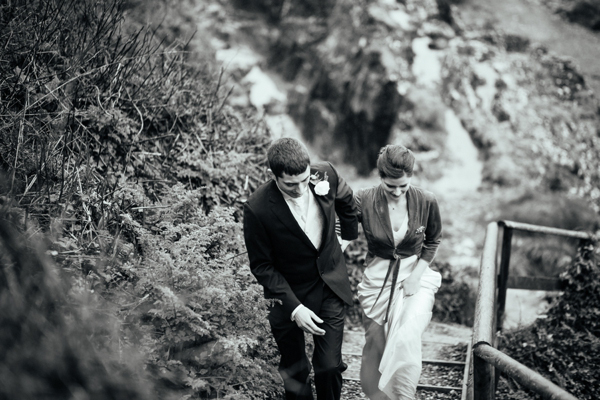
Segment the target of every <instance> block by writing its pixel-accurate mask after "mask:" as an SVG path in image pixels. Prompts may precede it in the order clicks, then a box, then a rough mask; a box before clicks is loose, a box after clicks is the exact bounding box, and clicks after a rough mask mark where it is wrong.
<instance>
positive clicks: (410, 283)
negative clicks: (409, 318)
mask: <svg viewBox="0 0 600 400" xmlns="http://www.w3.org/2000/svg"><path fill="white" fill-rule="evenodd" d="M402 288H403V289H404V297H409V296H412V295H414V294H415V293H417V292H418V291H419V289H421V280H420V279H414V278H413V277H412V276H409V277H408V278H406V279H405V280H404V282H402Z"/></svg>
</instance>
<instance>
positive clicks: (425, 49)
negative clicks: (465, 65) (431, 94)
mask: <svg viewBox="0 0 600 400" xmlns="http://www.w3.org/2000/svg"><path fill="white" fill-rule="evenodd" d="M430 43H431V38H429V37H427V36H425V37H418V38H416V39H414V40H413V41H412V50H413V52H414V54H415V57H414V59H413V63H412V73H413V75H414V77H415V79H416V81H417V84H419V85H422V86H425V87H431V88H434V87H437V86H438V85H440V84H441V82H442V72H441V71H442V64H441V61H440V58H441V57H442V56H443V53H441V52H438V51H435V50H432V49H431V48H429V44H430Z"/></svg>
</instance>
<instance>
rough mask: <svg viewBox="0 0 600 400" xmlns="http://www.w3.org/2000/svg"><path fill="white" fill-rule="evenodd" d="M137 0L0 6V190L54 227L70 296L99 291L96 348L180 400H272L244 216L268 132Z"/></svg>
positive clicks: (49, 0) (271, 353)
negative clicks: (133, 16)
mask: <svg viewBox="0 0 600 400" xmlns="http://www.w3.org/2000/svg"><path fill="white" fill-rule="evenodd" d="M173 1H175V0H173ZM131 6H132V5H131V4H129V3H127V4H126V3H125V2H124V1H121V0H104V1H91V0H84V1H75V0H68V1H65V2H63V1H58V0H36V1H16V2H11V3H10V4H2V5H0V43H2V46H1V48H0V59H1V60H2V61H3V62H2V63H0V72H1V73H0V76H1V77H2V78H1V80H0V108H1V109H2V112H0V124H1V125H2V127H3V129H2V132H1V135H2V140H0V165H1V166H2V169H3V170H5V171H7V172H8V182H7V184H6V185H3V186H2V188H1V191H0V194H1V197H0V199H1V200H2V201H3V203H4V204H5V205H6V206H8V207H11V208H12V209H13V210H15V213H16V215H17V217H16V219H18V220H19V221H20V222H22V223H24V224H25V225H26V226H32V227H35V229H37V230H39V231H42V232H44V233H46V234H47V238H48V240H49V241H50V248H51V251H52V252H53V254H54V255H55V260H56V261H57V262H58V263H59V264H60V266H61V269H62V273H61V276H63V277H64V279H65V282H66V285H67V288H68V290H67V292H68V293H67V299H68V301H69V302H72V303H73V304H79V303H80V302H82V301H83V300H82V299H87V298H89V297H93V298H94V299H95V300H94V303H93V308H94V309H97V310H102V316H103V319H99V320H101V321H112V322H113V325H114V329H108V326H110V324H108V323H106V324H104V325H102V327H103V328H106V329H99V328H97V327H96V328H94V329H92V328H90V331H89V332H87V333H85V337H86V338H87V339H89V342H90V343H92V344H94V345H98V346H100V345H102V344H103V343H108V344H110V345H117V346H123V347H120V349H121V350H123V349H125V348H129V347H135V348H137V349H139V350H140V352H141V353H142V354H141V355H140V357H141V360H142V361H141V362H145V363H146V365H147V368H148V371H149V372H150V373H151V374H152V376H153V377H154V378H155V379H156V380H159V381H161V382H165V383H166V384H167V385H168V386H170V387H172V388H173V389H175V390H177V391H179V395H180V396H181V395H185V396H184V397H186V398H190V397H192V398H200V397H214V396H218V397H225V398H231V397H238V398H240V397H242V398H265V397H266V398H277V397H278V396H279V395H280V390H281V388H280V386H281V385H280V382H279V380H280V379H279V376H278V374H277V372H276V369H275V367H274V365H275V358H276V356H277V354H276V347H275V346H274V344H273V343H272V342H271V338H270V336H271V335H270V334H269V333H268V330H267V323H266V320H265V318H264V313H265V302H264V301H263V300H262V294H261V291H260V290H259V287H258V286H257V285H256V284H255V283H254V280H253V279H252V278H251V276H250V274H249V268H248V267H247V266H246V265H245V261H246V260H245V257H244V256H243V254H242V249H243V241H242V240H241V235H240V229H241V227H240V224H239V222H238V219H239V217H240V215H241V210H240V206H241V204H242V203H243V201H244V200H245V198H246V196H247V195H248V193H250V192H251V191H252V190H253V189H255V188H256V187H257V186H258V185H259V184H260V183H262V182H263V181H265V180H266V179H265V176H266V167H265V157H264V153H265V149H266V147H267V145H268V142H269V135H268V132H266V130H265V126H264V124H263V123H262V122H261V121H259V120H255V118H254V117H253V116H252V114H248V115H243V114H240V113H235V112H234V111H233V110H230V109H229V108H228V107H227V106H226V105H225V99H226V96H227V93H223V88H222V86H221V74H219V73H215V72H214V71H213V69H212V67H211V62H210V60H208V59H207V60H202V62H201V63H197V60H193V61H194V62H193V63H192V62H191V61H192V60H191V59H190V58H189V53H188V52H187V51H185V50H186V48H187V46H189V45H190V43H177V42H175V43H164V42H161V41H160V40H157V38H156V36H155V35H154V31H151V30H149V29H144V28H143V27H139V26H137V25H135V24H134V23H132V22H131V21H130V20H128V19H126V17H125V11H126V9H127V7H131ZM157 29H158V28H157ZM162 29H165V31H163V33H164V32H166V31H168V29H169V27H163V28H162ZM161 36H162V37H165V38H166V37H170V36H169V35H168V34H166V33H164V34H163V35H161ZM224 207H229V208H224ZM65 301H67V300H65ZM89 315H90V318H92V316H94V315H96V314H94V313H90V314H89ZM67 328H68V327H65V326H62V325H61V326H58V327H57V332H58V333H61V332H62V334H63V335H64V334H67V335H68V333H69V332H70V331H69V330H68V329H67ZM82 343H83V342H82ZM78 348H79V347H78ZM82 354H86V353H82ZM120 354H122V355H124V354H125V353H123V352H121V353H120ZM100 358H101V357H100ZM86 371H87V370H86ZM90 371H91V369H90ZM109 372H111V373H115V374H116V373H118V370H117V369H114V368H113V369H110V371H109ZM73 377H75V375H73ZM126 377H127V375H125V374H124V375H123V379H126ZM107 379H108V377H107ZM115 379H116V378H115ZM99 384H100V385H104V384H103V382H99ZM109 389H110V387H109V386H107V387H106V390H109ZM134 389H135V388H132V390H134ZM132 396H134V395H133V394H132Z"/></svg>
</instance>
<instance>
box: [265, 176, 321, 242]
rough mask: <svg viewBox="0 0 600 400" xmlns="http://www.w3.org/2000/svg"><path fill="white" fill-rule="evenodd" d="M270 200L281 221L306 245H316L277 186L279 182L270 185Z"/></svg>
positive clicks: (272, 208) (272, 209) (273, 210)
mask: <svg viewBox="0 0 600 400" xmlns="http://www.w3.org/2000/svg"><path fill="white" fill-rule="evenodd" d="M269 201H270V202H271V211H272V212H273V214H275V216H276V217H277V218H278V219H279V220H280V221H281V223H282V224H283V225H284V226H285V227H286V228H288V229H289V230H290V231H291V232H292V233H293V234H294V236H297V237H298V238H299V239H301V240H302V241H303V242H304V243H305V244H306V245H308V246H310V247H312V248H313V249H314V248H315V246H314V245H313V244H312V242H311V241H310V239H309V238H308V236H306V233H304V231H303V230H302V228H300V225H298V222H297V221H296V218H294V214H292V212H291V211H290V208H289V206H288V205H287V203H286V201H285V199H284V198H283V195H282V194H281V192H280V191H279V188H277V184H276V183H275V181H273V182H272V184H271V187H270V194H269Z"/></svg>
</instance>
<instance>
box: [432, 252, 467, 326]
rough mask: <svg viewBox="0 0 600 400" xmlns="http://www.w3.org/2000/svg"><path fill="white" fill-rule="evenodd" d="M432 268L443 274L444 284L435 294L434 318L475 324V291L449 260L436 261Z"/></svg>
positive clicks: (441, 320)
mask: <svg viewBox="0 0 600 400" xmlns="http://www.w3.org/2000/svg"><path fill="white" fill-rule="evenodd" d="M432 268H433V269H434V270H437V271H439V273H440V274H442V286H440V288H439V290H438V291H437V293H436V294H435V303H434V305H433V319H434V320H435V321H439V322H452V323H458V324H462V325H467V326H473V316H474V314H475V296H476V294H475V292H474V291H473V290H472V289H471V287H470V286H469V285H468V284H467V283H466V281H465V280H463V279H460V278H459V277H458V276H457V274H456V272H455V271H453V270H452V266H451V265H450V264H448V263H447V262H435V264H434V265H432Z"/></svg>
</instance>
